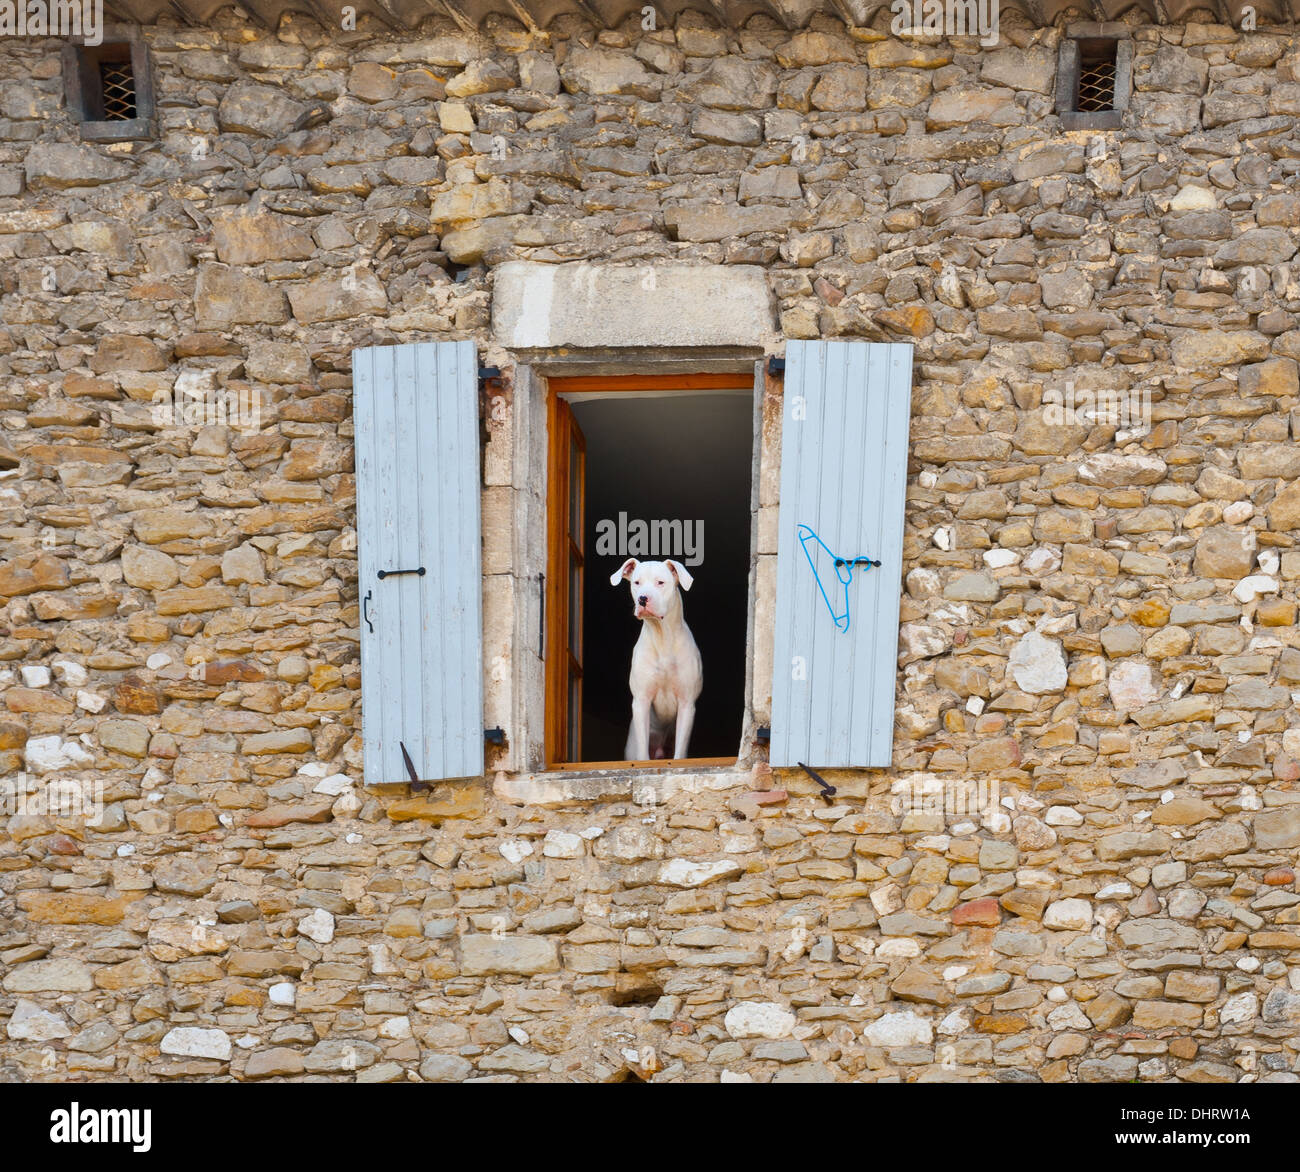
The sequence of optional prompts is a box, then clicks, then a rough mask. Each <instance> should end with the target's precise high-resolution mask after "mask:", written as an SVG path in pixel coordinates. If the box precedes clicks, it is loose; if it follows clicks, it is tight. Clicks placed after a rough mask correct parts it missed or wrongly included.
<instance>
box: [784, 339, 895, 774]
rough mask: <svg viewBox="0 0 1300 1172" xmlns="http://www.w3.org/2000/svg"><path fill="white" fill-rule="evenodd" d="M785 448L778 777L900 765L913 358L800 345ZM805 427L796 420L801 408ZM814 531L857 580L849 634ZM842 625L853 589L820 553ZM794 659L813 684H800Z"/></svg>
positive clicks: (861, 346) (789, 355)
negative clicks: (857, 561)
mask: <svg viewBox="0 0 1300 1172" xmlns="http://www.w3.org/2000/svg"><path fill="white" fill-rule="evenodd" d="M785 397H786V406H785V418H784V421H783V426H782V438H781V500H780V513H779V536H778V554H777V614H776V639H775V651H774V656H773V673H774V675H773V681H772V752H771V760H772V763H773V764H774V765H778V766H788V765H793V764H795V763H796V762H798V761H803V762H805V763H807V764H809V765H824V766H874V767H884V766H888V765H889V764H890V759H891V754H892V744H893V724H894V682H895V676H896V674H897V659H898V611H899V590H900V589H901V580H902V549H903V509H904V503H905V499H904V498H905V492H906V478H907V451H908V424H909V421H910V415H911V347H910V346H906V345H894V344H889V345H876V344H869V343H863V342H807V341H791V342H789V343H787V348H786V389H785ZM799 400H801V401H802V402H803V404H804V405H805V411H806V418H805V419H804V420H803V421H802V422H800V421H798V420H795V419H793V418H792V415H793V412H794V406H795V403H796V401H799ZM800 524H806V525H809V526H810V527H811V528H812V529H813V530H814V531H815V532H816V533H817V535H818V536H819V537H820V538H821V539H822V541H824V542H825V543H826V545H827V546H828V547H829V548H830V550H831V552H832V554H833V555H835V556H839V557H845V558H852V557H856V556H858V555H859V554H865V555H867V556H869V557H872V558H875V559H879V560H880V561H881V562H882V563H883V566H882V567H880V568H876V567H872V568H871V569H869V570H867V571H865V572H864V571H863V570H861V569H855V570H854V572H853V581H852V583H851V585H850V586H849V587H848V599H849V603H850V616H851V622H850V627H849V630H848V631H847V632H842V631H840V630H838V629H837V628H836V626H835V623H834V620H833V618H832V616H831V614H830V612H829V611H828V609H827V605H826V602H825V600H823V598H822V595H821V591H820V590H819V589H818V587H817V581H816V578H814V576H813V573H812V571H811V569H810V568H809V565H808V560H807V558H806V557H805V555H804V549H803V546H802V544H801V543H800V541H799V536H798V526H799V525H800ZM809 552H811V553H812V556H813V560H814V562H815V563H816V565H817V571H818V574H819V575H820V577H821V581H822V585H823V587H824V588H825V590H826V593H827V595H828V596H829V598H830V601H831V603H832V605H833V606H834V608H835V610H836V611H837V612H838V613H843V609H844V604H845V591H844V587H843V586H842V585H841V583H840V581H839V578H838V577H837V575H836V573H835V566H834V562H833V558H832V556H830V555H828V554H826V553H825V551H823V550H822V549H821V548H820V547H819V546H817V545H816V543H811V549H810V551H809ZM796 656H799V657H802V658H803V659H804V660H805V661H806V664H807V676H808V678H807V681H806V682H801V681H798V680H794V679H792V678H791V666H790V665H791V663H792V661H793V660H794V658H795V657H796Z"/></svg>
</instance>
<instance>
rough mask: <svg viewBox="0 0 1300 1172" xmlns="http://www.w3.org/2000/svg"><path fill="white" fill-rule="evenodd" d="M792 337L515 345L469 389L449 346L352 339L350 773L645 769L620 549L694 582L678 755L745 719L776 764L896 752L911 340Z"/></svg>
mask: <svg viewBox="0 0 1300 1172" xmlns="http://www.w3.org/2000/svg"><path fill="white" fill-rule="evenodd" d="M785 351H786V356H785V359H784V360H783V362H782V361H781V360H778V359H775V358H773V359H772V361H771V362H770V363H768V364H767V367H766V369H765V370H762V369H761V368H759V367H758V366H757V363H754V362H753V360H752V359H750V357H749V356H748V355H737V356H717V355H715V356H712V357H709V356H706V357H704V359H703V361H702V362H701V363H700V364H701V365H703V364H704V363H706V362H710V361H712V362H713V363H716V365H715V368H714V369H715V370H716V369H717V367H718V366H723V367H724V369H725V368H726V366H733V367H734V366H740V367H741V368H742V373H726V374H718V373H712V374H695V375H682V374H667V373H661V374H655V375H630V376H607V375H604V374H601V375H588V374H583V375H582V376H581V377H577V378H574V377H561V376H564V375H567V374H568V373H569V371H570V370H572V369H573V366H574V365H575V364H574V363H572V362H569V361H565V362H564V364H563V365H562V366H561V369H560V370H558V371H554V372H553V373H552V372H549V371H546V370H545V369H539V367H538V366H535V365H533V364H532V363H530V362H528V361H520V362H517V363H516V364H515V365H514V366H513V369H512V373H511V374H510V375H509V376H508V377H507V378H506V379H505V380H504V381H503V384H502V385H500V386H499V387H497V388H495V389H489V392H488V394H486V395H484V394H482V393H481V389H480V380H481V379H482V378H486V377H487V371H488V369H490V368H483V369H481V368H480V367H479V365H478V361H477V355H476V351H475V347H474V345H473V343H471V342H469V341H459V342H419V343H407V344H403V345H396V346H373V347H365V348H362V349H359V350H356V351H354V352H353V357H352V373H353V425H354V430H355V435H356V441H355V476H356V498H357V506H356V517H357V584H356V594H355V602H354V603H353V604H352V605H353V606H354V607H355V609H354V610H352V611H351V613H352V614H353V615H354V616H355V618H354V620H353V621H355V622H356V623H357V630H358V633H359V636H360V641H361V693H362V713H361V715H362V730H363V731H362V738H363V742H364V752H365V766H364V768H365V778H366V784H367V785H388V784H412V783H416V784H422V783H425V782H431V781H437V780H441V779H462V778H473V777H481V776H483V773H484V767H485V765H486V766H487V767H488V769H489V771H490V772H492V773H495V774H496V775H497V777H496V782H495V783H494V784H496V785H497V786H499V787H505V789H504V790H502V791H501V792H507V791H509V790H510V789H511V787H514V792H526V791H527V787H529V786H531V785H534V784H536V781H537V779H536V778H535V777H532V776H528V777H520V776H515V777H510V776H508V775H509V774H511V773H515V774H519V773H527V774H529V775H532V774H535V773H539V772H545V771H546V770H548V769H551V770H566V769H567V770H577V771H586V772H590V771H592V770H593V769H594V768H596V767H598V766H604V767H606V770H605V771H611V770H610V769H609V767H619V768H627V767H628V766H643V765H660V764H662V763H663V762H662V761H661V760H659V759H660V758H662V757H664V756H665V755H666V754H664V753H659V754H653V753H640V754H638V760H636V761H633V762H628V761H627V760H626V759H625V749H626V743H627V739H628V737H627V734H628V728H629V725H630V723H631V694H630V689H629V687H628V674H629V668H630V664H631V659H632V649H633V646H634V645H635V643H636V642H637V640H638V638H639V637H640V634H641V632H642V631H643V630H644V629H645V628H644V627H643V626H641V625H640V623H639V622H638V620H637V619H636V618H635V616H634V614H633V607H632V598H631V591H630V590H629V589H628V586H627V584H626V583H625V582H622V581H619V582H618V583H616V584H613V585H611V580H610V579H611V575H612V574H613V572H614V571H615V570H619V569H621V568H622V565H623V563H624V561H626V559H627V558H628V557H636V558H638V560H641V561H663V560H665V559H667V558H669V557H673V558H674V560H676V561H678V562H680V563H681V564H680V566H679V577H680V578H681V579H682V580H684V578H685V573H687V572H689V574H690V575H691V576H692V578H693V581H692V582H691V583H690V586H691V589H690V590H689V592H687V593H686V594H685V596H684V597H683V600H682V601H683V604H684V611H685V616H684V617H685V620H686V622H687V624H688V625H689V627H690V629H691V632H692V634H693V635H694V638H695V642H696V644H697V646H698V647H699V650H700V655H701V659H702V661H703V673H704V681H703V691H702V693H701V694H700V697H699V700H698V702H697V705H696V720H695V725H694V730H693V735H692V737H691V741H690V744H689V748H688V750H687V753H688V754H689V755H687V753H683V757H682V759H681V760H684V761H686V762H689V764H690V766H691V767H692V768H698V767H701V766H703V765H706V764H707V765H715V766H729V765H734V764H735V763H736V761H737V760H738V758H739V757H740V756H741V755H742V754H748V752H749V750H750V748H751V747H752V746H753V745H754V743H755V742H757V741H758V740H759V738H758V730H760V729H763V728H766V729H769V730H770V743H769V748H768V753H769V760H770V762H771V764H772V765H773V767H782V768H784V767H791V766H794V765H797V764H801V763H802V764H807V765H810V766H812V767H814V768H817V767H827V768H864V767H865V768H883V767H886V766H888V765H889V764H890V762H891V760H892V757H893V728H894V695H895V684H896V677H897V674H898V670H897V663H898V646H899V595H900V590H901V585H902V568H903V544H904V543H903V533H904V524H903V519H904V501H905V496H906V481H907V468H908V458H909V443H908V429H909V420H910V413H911V367H912V361H911V359H912V351H911V347H910V346H907V345H903V344H898V343H887V344H886V343H881V344H877V343H868V342H856V341H855V342H842V341H826V342H823V341H801V340H794V339H790V340H787V341H786V343H785ZM628 357H629V360H631V361H640V359H639V358H638V357H637V356H636V355H629V356H628ZM547 361H549V360H547ZM615 361H616V359H613V358H608V357H602V358H599V359H596V360H593V361H588V362H587V363H586V364H585V365H586V367H587V369H588V370H590V369H591V366H592V365H595V364H596V363H599V364H600V365H598V366H597V369H598V370H599V369H603V370H610V369H617V367H616V366H615V365H614V364H615ZM676 361H681V359H677V360H676ZM656 365H659V368H660V370H663V369H664V367H665V366H668V367H669V368H670V369H673V368H674V362H665V363H661V364H660V363H656ZM566 367H567V369H565V368H566ZM676 369H686V370H691V369H698V366H696V365H695V364H694V363H692V365H691V366H681V367H676ZM489 412H490V414H488V413H489ZM485 424H486V426H487V437H486V441H485V439H484V435H483V428H484V425H485ZM485 443H486V446H484V445H485ZM756 476H757V481H755V477H756ZM778 480H779V486H778ZM755 510H757V511H755ZM674 555H678V556H676V557H674ZM656 577H657V576H656ZM485 744H491V745H492V751H491V754H488V753H487V752H485ZM663 748H665V749H668V750H670V751H671V749H672V746H670V745H665V746H663ZM647 757H654V758H656V759H654V760H647ZM674 761H675V764H674V767H679V766H680V763H681V762H680V761H679V760H676V759H674ZM559 784H561V785H562V786H569V785H573V786H577V787H579V788H578V789H575V790H572V791H570V792H574V793H577V792H583V793H590V794H592V795H594V794H596V793H604V792H608V786H609V785H610V784H611V780H610V778H609V777H607V776H606V777H601V776H596V777H587V778H582V779H580V780H561V781H560V782H559ZM520 786H523V787H525V789H524V790H520V789H519V788H518V787H520ZM453 792H455V793H461V792H463V791H460V790H456V791H453ZM457 800H459V799H457Z"/></svg>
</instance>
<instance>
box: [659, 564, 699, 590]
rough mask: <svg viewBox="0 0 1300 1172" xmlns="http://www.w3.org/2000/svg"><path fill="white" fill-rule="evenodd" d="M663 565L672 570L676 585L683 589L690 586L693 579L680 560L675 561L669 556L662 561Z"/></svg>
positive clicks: (687, 588)
mask: <svg viewBox="0 0 1300 1172" xmlns="http://www.w3.org/2000/svg"><path fill="white" fill-rule="evenodd" d="M664 565H666V566H667V567H668V568H669V569H670V570H672V572H673V577H674V578H676V579H677V585H678V586H680V587H681V588H682V589H683V590H689V589H690V588H691V583H692V582H694V581H695V579H694V578H692V577H691V572H690V570H688V569H687V568H686V567H685V566H684V565H682V564H681V562H675V561H673V559H672V558H669V559H668V560H667V561H666V562H664Z"/></svg>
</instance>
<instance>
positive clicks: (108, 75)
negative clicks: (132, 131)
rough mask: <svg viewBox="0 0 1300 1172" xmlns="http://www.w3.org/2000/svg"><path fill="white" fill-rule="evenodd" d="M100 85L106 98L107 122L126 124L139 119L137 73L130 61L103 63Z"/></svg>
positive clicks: (105, 118) (105, 114) (101, 65)
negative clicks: (136, 88) (137, 111)
mask: <svg viewBox="0 0 1300 1172" xmlns="http://www.w3.org/2000/svg"><path fill="white" fill-rule="evenodd" d="M99 85H100V92H101V93H102V94H103V98H104V121H105V122H125V121H128V120H129V119H131V118H135V117H137V115H136V102H135V73H134V72H133V71H132V69H131V62H130V61H101V62H100V63H99Z"/></svg>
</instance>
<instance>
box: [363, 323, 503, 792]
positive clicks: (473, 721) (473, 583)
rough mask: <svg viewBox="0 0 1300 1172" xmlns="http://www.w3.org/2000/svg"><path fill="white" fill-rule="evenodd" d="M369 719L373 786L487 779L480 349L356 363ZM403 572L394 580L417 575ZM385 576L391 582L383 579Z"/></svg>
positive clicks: (415, 351) (366, 734)
mask: <svg viewBox="0 0 1300 1172" xmlns="http://www.w3.org/2000/svg"><path fill="white" fill-rule="evenodd" d="M352 381H353V403H352V417H353V422H354V424H355V428H356V470H357V558H358V574H359V578H358V590H359V596H360V599H361V603H362V614H361V722H362V738H363V740H364V743H365V775H366V782H367V784H370V785H382V784H387V783H393V782H402V781H406V780H408V774H407V769H406V765H405V763H404V760H403V757H402V746H405V747H406V752H407V753H408V754H409V755H410V758H411V762H412V764H413V765H414V767H415V772H416V776H417V777H419V779H420V780H421V781H434V780H438V779H440V778H446V777H476V776H479V775H481V774H482V772H483V623H482V607H483V601H482V598H483V596H482V574H481V569H480V563H481V544H480V541H481V539H480V527H479V480H480V475H479V412H478V362H477V357H476V355H475V352H474V345H473V343H472V342H422V343H419V344H417V345H408V346H371V347H367V348H365V349H362V350H356V351H354V352H353V355H352ZM421 566H423V567H424V570H425V572H424V574H422V575H421V574H398V575H393V576H390V574H389V571H392V570H418V569H419V568H420V567H421ZM381 571H383V572H384V577H383V578H380V576H379V574H380V572H381Z"/></svg>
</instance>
